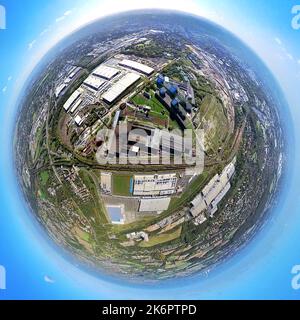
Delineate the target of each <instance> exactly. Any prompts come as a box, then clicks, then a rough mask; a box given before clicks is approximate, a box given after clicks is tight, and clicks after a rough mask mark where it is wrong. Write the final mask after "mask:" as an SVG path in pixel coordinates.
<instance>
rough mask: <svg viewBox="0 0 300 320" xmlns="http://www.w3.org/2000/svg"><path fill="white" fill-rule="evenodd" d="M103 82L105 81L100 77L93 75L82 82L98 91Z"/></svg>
mask: <svg viewBox="0 0 300 320" xmlns="http://www.w3.org/2000/svg"><path fill="white" fill-rule="evenodd" d="M105 82H106V81H105V80H103V79H100V78H98V77H96V76H94V75H90V76H89V77H88V78H87V79H86V80H85V81H84V82H83V83H84V84H85V85H86V86H88V87H90V88H92V89H94V90H96V91H98V90H99V89H100V88H101V87H102V86H103V85H104V83H105Z"/></svg>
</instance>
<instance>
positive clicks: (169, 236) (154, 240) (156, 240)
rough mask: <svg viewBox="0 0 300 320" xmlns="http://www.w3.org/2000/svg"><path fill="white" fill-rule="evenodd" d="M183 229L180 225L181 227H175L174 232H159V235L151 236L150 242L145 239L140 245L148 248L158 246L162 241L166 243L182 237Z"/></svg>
mask: <svg viewBox="0 0 300 320" xmlns="http://www.w3.org/2000/svg"><path fill="white" fill-rule="evenodd" d="M181 229H182V226H180V227H179V228H177V229H175V230H174V231H173V232H168V233H163V234H159V235H157V236H154V237H151V236H150V238H149V241H148V242H145V241H143V242H141V243H140V244H139V246H140V247H143V248H148V247H152V246H156V245H158V244H162V243H165V242H169V241H172V240H175V239H177V238H179V237H180V235H181Z"/></svg>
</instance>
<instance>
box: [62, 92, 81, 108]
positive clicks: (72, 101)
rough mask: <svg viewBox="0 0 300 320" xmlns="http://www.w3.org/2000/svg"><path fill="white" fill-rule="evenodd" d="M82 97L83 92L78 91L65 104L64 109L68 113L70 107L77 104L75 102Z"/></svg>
mask: <svg viewBox="0 0 300 320" xmlns="http://www.w3.org/2000/svg"><path fill="white" fill-rule="evenodd" d="M80 95H81V91H80V90H76V91H75V92H74V93H73V94H72V95H71V96H70V98H69V99H68V100H67V102H66V103H65V104H64V109H65V110H66V111H68V110H69V109H70V107H71V106H72V105H74V104H75V102H76V101H77V100H78V99H79V97H80Z"/></svg>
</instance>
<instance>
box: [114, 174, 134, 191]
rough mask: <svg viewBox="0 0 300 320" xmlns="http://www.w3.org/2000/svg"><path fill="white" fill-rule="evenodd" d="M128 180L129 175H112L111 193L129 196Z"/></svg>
mask: <svg viewBox="0 0 300 320" xmlns="http://www.w3.org/2000/svg"><path fill="white" fill-rule="evenodd" d="M130 179H131V176H130V175H113V193H114V194H115V195H118V196H129V195H130Z"/></svg>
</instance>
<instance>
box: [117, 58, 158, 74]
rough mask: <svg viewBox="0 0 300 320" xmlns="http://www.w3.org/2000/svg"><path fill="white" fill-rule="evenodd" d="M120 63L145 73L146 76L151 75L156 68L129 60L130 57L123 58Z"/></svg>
mask: <svg viewBox="0 0 300 320" xmlns="http://www.w3.org/2000/svg"><path fill="white" fill-rule="evenodd" d="M119 65H120V66H122V67H125V68H128V69H131V70H134V71H137V72H140V73H143V74H145V75H146V76H150V75H151V74H152V73H153V71H154V69H152V68H151V67H148V66H146V65H144V64H142V63H139V62H136V61H132V60H128V59H124V60H122V61H121V62H119Z"/></svg>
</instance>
